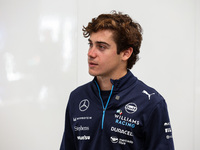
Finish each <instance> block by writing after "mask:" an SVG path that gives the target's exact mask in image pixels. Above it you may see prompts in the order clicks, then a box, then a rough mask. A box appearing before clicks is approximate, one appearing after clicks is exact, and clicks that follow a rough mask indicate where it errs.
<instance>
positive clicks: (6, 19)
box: [0, 0, 77, 150]
mask: <svg viewBox="0 0 200 150" xmlns="http://www.w3.org/2000/svg"><path fill="white" fill-rule="evenodd" d="M75 41H77V2H76V1H64V0H58V1H54V0H48V1H46V0H35V1H25V0H19V1H15V0H6V1H2V0H1V1H0V149H1V150H11V149H17V150H40V149H41V150H42V149H43V150H44V149H46V150H55V149H59V146H60V143H61V138H62V137H61V136H62V134H63V128H64V121H63V120H64V115H65V114H64V113H65V107H66V104H67V98H68V95H69V93H70V91H71V90H72V89H74V88H75V87H76V85H77V81H76V78H77V56H76V55H77V50H76V49H77V44H76V42H75Z"/></svg>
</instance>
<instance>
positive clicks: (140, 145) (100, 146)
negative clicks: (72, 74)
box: [60, 12, 174, 150]
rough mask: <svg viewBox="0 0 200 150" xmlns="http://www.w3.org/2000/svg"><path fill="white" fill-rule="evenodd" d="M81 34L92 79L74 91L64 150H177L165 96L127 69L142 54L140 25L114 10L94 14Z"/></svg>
mask: <svg viewBox="0 0 200 150" xmlns="http://www.w3.org/2000/svg"><path fill="white" fill-rule="evenodd" d="M83 35H84V37H86V38H87V37H89V39H88V41H89V51H88V65H89V74H90V75H92V76H94V79H93V81H91V82H89V83H87V84H85V85H83V86H80V87H78V88H77V89H75V90H74V91H73V92H72V93H71V95H70V98H69V102H68V106H67V110H66V119H65V131H64V135H63V140H62V144H61V147H60V150H173V149H174V145H173V139H172V130H171V125H170V120H169V116H168V111H167V106H166V103H165V100H164V99H163V97H162V96H161V95H160V94H159V93H158V92H157V91H156V90H154V89H153V88H151V87H149V86H147V85H146V84H144V83H143V82H142V81H140V80H138V79H137V78H136V77H135V76H134V75H133V74H132V73H131V72H130V71H129V69H131V68H132V66H133V65H134V64H135V62H136V61H137V59H138V54H139V52H140V45H141V41H142V28H141V27H140V25H139V24H138V23H135V22H133V20H132V19H131V18H130V17H129V16H128V15H126V14H122V13H117V12H113V13H111V14H102V15H100V16H98V17H97V18H93V19H92V21H91V22H89V23H88V25H87V27H83Z"/></svg>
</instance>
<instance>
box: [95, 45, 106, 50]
mask: <svg viewBox="0 0 200 150" xmlns="http://www.w3.org/2000/svg"><path fill="white" fill-rule="evenodd" d="M97 47H98V49H99V50H100V51H103V50H105V49H106V48H107V47H106V46H105V45H103V44H99V45H97Z"/></svg>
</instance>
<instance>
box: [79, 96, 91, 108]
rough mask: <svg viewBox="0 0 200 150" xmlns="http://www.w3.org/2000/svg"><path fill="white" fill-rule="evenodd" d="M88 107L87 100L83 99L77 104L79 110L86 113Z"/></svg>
mask: <svg viewBox="0 0 200 150" xmlns="http://www.w3.org/2000/svg"><path fill="white" fill-rule="evenodd" d="M89 106H90V102H89V100H87V99H84V100H82V101H81V102H80V103H79V110H80V111H86V110H87V109H88V108H89Z"/></svg>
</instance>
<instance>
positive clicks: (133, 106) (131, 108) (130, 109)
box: [125, 103, 137, 114]
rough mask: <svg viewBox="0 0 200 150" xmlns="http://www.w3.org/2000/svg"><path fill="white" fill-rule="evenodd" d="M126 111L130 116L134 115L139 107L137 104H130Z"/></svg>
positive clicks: (127, 105)
mask: <svg viewBox="0 0 200 150" xmlns="http://www.w3.org/2000/svg"><path fill="white" fill-rule="evenodd" d="M125 110H126V112H127V113H129V114H133V113H134V112H136V111H137V105H136V104H135V103H128V104H126V106H125Z"/></svg>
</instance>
